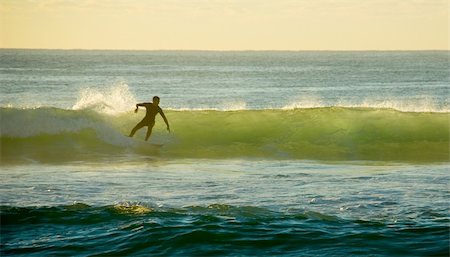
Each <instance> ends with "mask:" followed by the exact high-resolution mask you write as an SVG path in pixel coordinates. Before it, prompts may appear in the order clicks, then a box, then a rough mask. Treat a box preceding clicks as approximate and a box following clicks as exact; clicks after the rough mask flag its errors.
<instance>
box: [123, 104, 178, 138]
mask: <svg viewBox="0 0 450 257" xmlns="http://www.w3.org/2000/svg"><path fill="white" fill-rule="evenodd" d="M158 104H159V97H158V96H154V97H153V103H140V104H136V110H134V112H135V113H137V112H138V110H139V106H143V107H145V109H147V113H146V114H145V117H144V118H143V119H142V120H141V121H140V122H139V123H138V124H137V125H136V126H135V127H134V128H133V130H131V133H130V137H133V136H134V133H136V131H138V130H139V129H141V128H142V127H144V126H147V127H148V129H147V135H146V136H145V141H147V140H148V138H149V137H150V135H151V134H152V129H153V126H154V125H155V117H156V114H158V113H159V114H161V116H162V117H163V119H164V122H165V123H166V125H167V130H168V131H169V132H170V128H169V122H168V121H167V118H166V116H165V115H164V112H163V110H162V109H161V108H160V107H159V106H158Z"/></svg>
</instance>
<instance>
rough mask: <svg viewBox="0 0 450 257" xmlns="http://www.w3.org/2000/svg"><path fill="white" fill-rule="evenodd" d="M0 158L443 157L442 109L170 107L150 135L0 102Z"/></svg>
mask: <svg viewBox="0 0 450 257" xmlns="http://www.w3.org/2000/svg"><path fill="white" fill-rule="evenodd" d="M0 112H1V126H0V128H1V160H2V163H16V162H28V161H33V162H34V161H37V162H66V161H95V160H97V159H98V158H103V157H104V158H108V159H112V160H113V159H115V158H113V157H117V158H121V157H124V158H133V157H136V158H140V157H143V156H160V157H164V158H213V159H214V158H220V159H221V158H278V159H310V160H326V161H341V160H342V161H351V160H369V161H406V162H448V161H449V113H420V112H419V113H408V112H399V111H395V110H392V109H375V108H343V107H326V108H311V109H294V110H280V109H278V110H239V111H212V110H197V111H193V110H189V111H188V110H187V111H175V110H170V111H167V112H166V115H167V117H168V119H169V121H170V123H171V128H172V133H171V134H168V133H167V132H166V131H165V130H164V126H163V122H162V119H160V118H159V117H158V118H157V125H156V127H155V129H154V134H153V136H152V139H151V141H152V142H153V143H158V144H164V146H163V147H162V148H157V147H155V146H152V145H151V144H150V143H148V142H144V141H143V137H144V133H145V128H144V129H143V130H141V131H139V133H137V134H136V136H135V138H134V139H130V138H128V137H126V136H124V135H127V134H128V133H129V131H130V130H131V128H132V127H133V126H134V125H135V124H136V123H137V122H138V121H139V120H140V119H141V118H142V115H143V113H141V112H140V113H138V114H134V113H132V112H129V113H122V114H120V115H116V116H112V115H106V114H99V113H97V112H93V111H88V110H63V109H57V108H36V109H15V108H0Z"/></svg>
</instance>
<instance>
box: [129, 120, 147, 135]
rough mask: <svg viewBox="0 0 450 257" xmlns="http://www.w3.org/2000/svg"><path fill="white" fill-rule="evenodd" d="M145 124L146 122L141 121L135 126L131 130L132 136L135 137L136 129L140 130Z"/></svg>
mask: <svg viewBox="0 0 450 257" xmlns="http://www.w3.org/2000/svg"><path fill="white" fill-rule="evenodd" d="M143 126H144V123H143V122H142V121H141V122H139V123H138V124H137V125H136V126H134V128H133V129H132V130H131V132H130V137H133V136H134V134H135V133H136V131H138V130H139V129H141V128H142V127H143Z"/></svg>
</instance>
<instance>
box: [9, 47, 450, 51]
mask: <svg viewBox="0 0 450 257" xmlns="http://www.w3.org/2000/svg"><path fill="white" fill-rule="evenodd" d="M0 50H59V51H60V50H65V51H149V52H150V51H153V52H162V51H167V52H170V51H173V52H402V51H403V52H420V51H423V52H425V51H429V52H432V51H450V49H121V48H115V49H113V48H27V47H19V48H15V47H0Z"/></svg>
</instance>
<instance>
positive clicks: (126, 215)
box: [2, 204, 449, 256]
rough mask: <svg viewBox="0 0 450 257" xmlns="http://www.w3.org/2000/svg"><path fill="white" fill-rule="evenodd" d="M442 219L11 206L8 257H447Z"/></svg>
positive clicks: (5, 212) (5, 228)
mask: <svg viewBox="0 0 450 257" xmlns="http://www.w3.org/2000/svg"><path fill="white" fill-rule="evenodd" d="M423 215H424V216H429V217H431V216H433V215H436V214H433V213H424V214H423ZM434 218H435V219H436V218H437V217H434ZM439 219H440V222H435V224H433V225H432V226H429V225H426V224H418V223H417V222H414V221H410V222H398V223H391V222H377V221H364V220H346V219H341V218H339V217H336V216H331V215H326V214H322V213H318V212H304V213H296V214H283V213H277V212H271V211H269V210H267V209H264V208H257V207H234V206H229V205H210V206H207V207H186V208H182V209H177V210H153V211H152V210H150V209H149V208H146V207H142V206H130V207H124V206H121V207H118V206H104V207H90V206H87V205H84V204H75V205H69V206H60V207H49V208H44V207H41V208H30V207H28V208H5V207H3V208H2V223H3V224H2V237H3V240H2V241H3V247H2V248H3V249H2V255H4V254H5V255H7V254H29V255H35V256H51V255H66V256H83V255H90V256H97V255H99V256H102V255H114V256H125V255H130V256H149V255H160V256H170V255H180V256H204V255H221V256H240V255H256V256H264V255H290V256H312V255H314V256H330V255H333V256H355V255H356V256H367V255H370V256H398V255H401V256H447V255H448V252H449V245H448V238H449V230H448V219H446V218H445V217H439Z"/></svg>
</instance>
